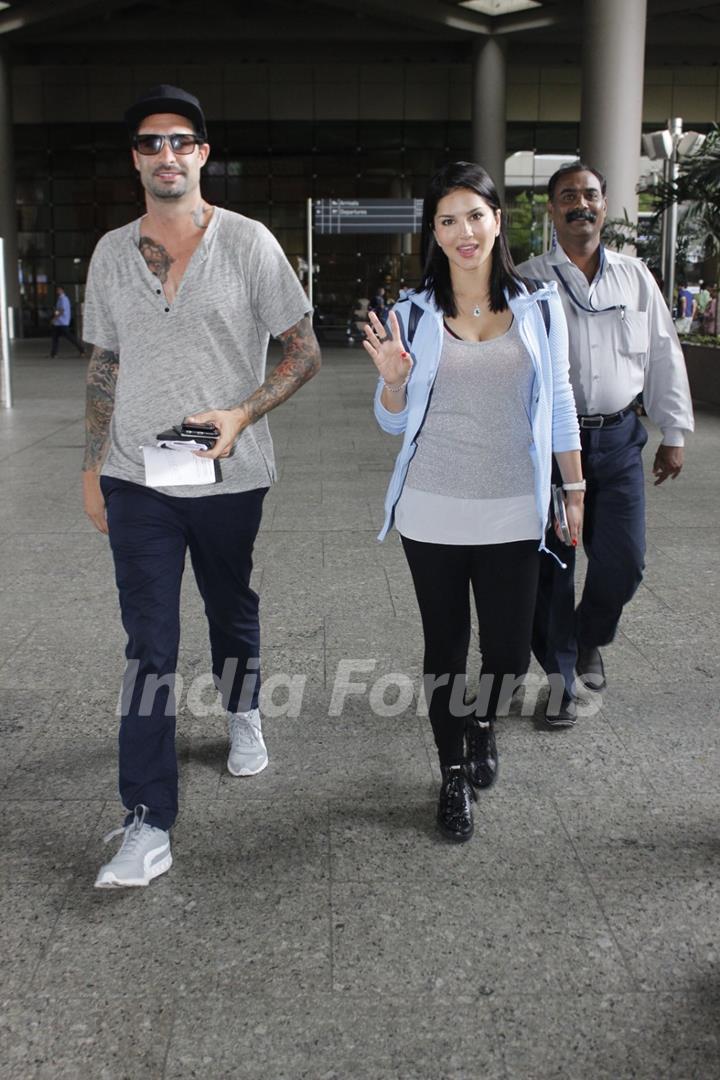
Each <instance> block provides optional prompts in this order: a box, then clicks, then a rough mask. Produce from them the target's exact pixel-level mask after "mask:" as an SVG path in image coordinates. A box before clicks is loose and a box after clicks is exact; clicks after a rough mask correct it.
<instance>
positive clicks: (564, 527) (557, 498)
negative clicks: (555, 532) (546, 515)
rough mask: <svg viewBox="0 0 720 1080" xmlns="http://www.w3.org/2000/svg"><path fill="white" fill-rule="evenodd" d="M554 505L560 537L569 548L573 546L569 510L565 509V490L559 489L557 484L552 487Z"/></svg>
mask: <svg viewBox="0 0 720 1080" xmlns="http://www.w3.org/2000/svg"><path fill="white" fill-rule="evenodd" d="M552 503H553V514H554V516H555V520H556V521H557V523H558V527H559V529H560V535H561V536H562V539H563V543H564V544H567V545H568V547H570V546H572V537H571V535H570V526H569V525H568V518H567V509H566V507H565V496H564V494H563V489H562V488H561V487H558V486H557V484H553V485H552Z"/></svg>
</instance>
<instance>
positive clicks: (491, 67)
mask: <svg viewBox="0 0 720 1080" xmlns="http://www.w3.org/2000/svg"><path fill="white" fill-rule="evenodd" d="M506 51H507V49H506V43H505V38H503V37H485V38H480V39H478V41H477V42H476V44H475V47H474V50H473V82H472V133H473V160H474V161H477V162H478V163H479V164H480V165H482V166H483V168H484V169H487V171H488V172H489V173H490V175H491V177H492V178H493V180H494V182H495V187H496V188H497V190H498V194H499V196H500V202H504V199H505V115H506V109H505V99H506V82H507V64H506Z"/></svg>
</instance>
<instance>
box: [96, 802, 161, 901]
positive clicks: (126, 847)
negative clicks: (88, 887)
mask: <svg viewBox="0 0 720 1080" xmlns="http://www.w3.org/2000/svg"><path fill="white" fill-rule="evenodd" d="M147 811H148V808H147V806H136V807H135V816H134V817H133V820H132V821H131V822H130V824H129V825H123V826H121V827H120V828H119V829H113V831H112V832H109V833H108V834H107V836H106V837H105V838H104V842H105V843H106V844H107V843H108V841H110V840H112V838H113V837H114V836H120V835H122V834H124V835H123V842H122V844H121V846H120V850H119V851H118V853H117V854H116V855H114V856H113V857H112V859H111V860H110V862H108V863H105V865H104V866H101V867H100V873H99V874H98V876H97V878H96V879H95V888H96V889H123V888H130V887H132V886H139V885H149V884H150V882H151V881H152V879H153V878H156V877H158V876H159V875H160V874H164V873H165V871H166V870H169V869H170V867H171V866H172V854H171V852H170V834H169V833H168V832H166V831H165V829H157V828H155V826H154V825H146V824H145V817H146V815H147Z"/></svg>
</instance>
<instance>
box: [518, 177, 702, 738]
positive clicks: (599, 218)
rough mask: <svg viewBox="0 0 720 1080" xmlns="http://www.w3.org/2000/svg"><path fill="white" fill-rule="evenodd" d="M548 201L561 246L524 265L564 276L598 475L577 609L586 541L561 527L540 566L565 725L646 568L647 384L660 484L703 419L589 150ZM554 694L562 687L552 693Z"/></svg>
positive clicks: (590, 462) (601, 676) (551, 276)
mask: <svg viewBox="0 0 720 1080" xmlns="http://www.w3.org/2000/svg"><path fill="white" fill-rule="evenodd" d="M548 199H549V202H548V211H549V213H550V217H551V218H552V222H553V225H554V227H555V233H556V236H557V245H556V246H555V248H554V249H553V250H552V251H550V252H548V253H547V254H545V255H538V256H536V257H535V258H533V259H530V260H528V261H527V262H525V263H523V264H522V265H521V266H520V267H519V268H518V269H519V270H520V272H521V273H522V274H525V275H527V276H528V277H529V278H534V279H542V280H543V281H554V282H556V284H557V287H558V292H559V294H560V299H561V300H562V305H563V310H564V312H565V317H566V319H567V325H568V333H569V337H570V382H571V383H572V388H573V393H574V394H575V403H576V405H577V410H578V414H579V416H578V421H579V424H580V440H581V443H582V463H583V476H584V477H585V478H586V483H587V491H586V493H585V519H584V525H583V546H584V548H585V554H586V555H587V573H586V575H585V584H584V586H583V592H582V597H581V599H580V603H579V604H578V606H577V608H575V585H574V571H575V552H574V549H573V548H568V547H565V546H564V545H562V544H560V542H559V541H558V540H557V538H556V537H555V535H554V532H553V530H550V531H549V532H548V540H547V543H548V547H550V548H551V550H553V551H555V553H556V554H557V555H558V558H559V559H560V563H566V564H567V569H566V570H563V569H562V568H561V566H560V564H559V563H558V562H556V561H555V560H554V559H545V560H544V561H543V564H542V567H541V572H540V583H539V588H538V601H537V607H536V612H535V626H534V634H533V651H534V653H535V655H536V657H537V659H538V661H539V663H541V664H542V666H543V667H544V669H545V671H546V672H547V673H548V675H550V676H553V675H556V674H557V673H560V674H561V675H562V677H563V681H564V685H565V692H564V694H563V698H562V702H561V704H560V707H559V708H558V709H557V711H555V706H553V711H552V712H548V713H547V715H546V720H547V722H548V723H549V724H550V725H551V726H554V727H570V726H572V725H573V724H574V723H575V720H576V715H577V710H576V707H575V705H576V702H575V695H574V690H575V685H576V684H575V673H577V677H578V680H579V682H580V684H582V685H583V686H584V688H585V689H586V690H589V691H591V692H599V691H601V690H603V689H604V688H605V670H604V665H603V659H602V655H601V653H600V648H601V647H602V646H605V645H608V644H609V643H610V642H611V641H612V640H613V638H614V637H615V633H616V631H617V627H618V623H619V621H620V616H621V614H622V610H623V607H624V605H625V604H627V603H628V601H629V600H630V599H631V598H632V596H633V595H634V593H635V591H636V589H637V588H638V586H639V584H640V582H641V580H642V575H643V568H644V559H645V484H644V479H643V466H642V449H643V447H644V446H645V443H646V442H647V439H648V435H647V431H646V430H645V428H644V427H643V425H642V424H641V423H640V420H639V418H638V416H637V411H636V409H635V408H634V407H633V402H634V401H635V398H636V397H637V395H638V394H639V393H641V392H642V394H643V402H644V405H645V408H646V410H647V413H648V416H649V417H650V419H651V420H652V421H653V422H654V423H655V424H657V426H658V427H659V428H660V430H661V432H662V440H661V442H660V445H659V446H658V448H657V450H656V452H655V458H654V461H653V469H652V471H653V475H654V476H655V484H656V485H657V484H662V483H664V482H665V480H667V478H668V477H672V478H673V479H675V477H677V476H678V475H679V474H680V470H681V469H682V466H683V444H684V440H685V433H686V432H688V431H692V430H693V423H694V421H693V410H692V402H691V399H690V388H689V386H688V379H687V373H686V371H685V360H684V358H683V353H682V349H681V348H680V343H679V341H678V337H677V334H676V333H675V328H674V326H673V324H672V319H671V318H670V312H669V311H668V309H667V307H666V305H665V302H664V300H663V298H662V295H661V293H660V290H659V289H658V287H657V284H656V282H655V280H654V279H653V277H652V275H651V273H650V271H649V270H648V268H647V267H646V266H645V265H644V264H643V263H642V262H640V260H639V259H635V258H632V257H631V256H629V255H623V254H619V253H618V252H615V251H611V250H609V249H608V248H606V247H604V245H603V244H602V241H601V233H602V228H603V225H604V224H605V217H606V215H607V208H608V203H607V198H606V183H605V178H604V177H603V176H602V174H601V173H599V172H598V171H597V170H596V169H594V168H591V167H590V166H588V165H585V164H583V163H582V162H581V161H574V162H570V163H569V164H568V165H564V166H562V167H561V168H560V169H558V170H557V172H555V173H554V174H553V176H551V177H550V181H549V183H548ZM551 700H552V698H551Z"/></svg>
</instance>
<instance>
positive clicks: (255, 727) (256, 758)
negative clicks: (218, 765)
mask: <svg viewBox="0 0 720 1080" xmlns="http://www.w3.org/2000/svg"><path fill="white" fill-rule="evenodd" d="M267 763H268V752H267V747H266V746H265V740H264V739H263V737H262V721H261V720H260V712H259V711H258V709H251V710H250V712H239V713H232V714H231V715H230V753H229V754H228V759H227V767H228V772H230V773H232V775H233V776H255V775H256V774H257V773H259V772H262V771H263V769H264V768H265V766H266V765H267Z"/></svg>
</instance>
